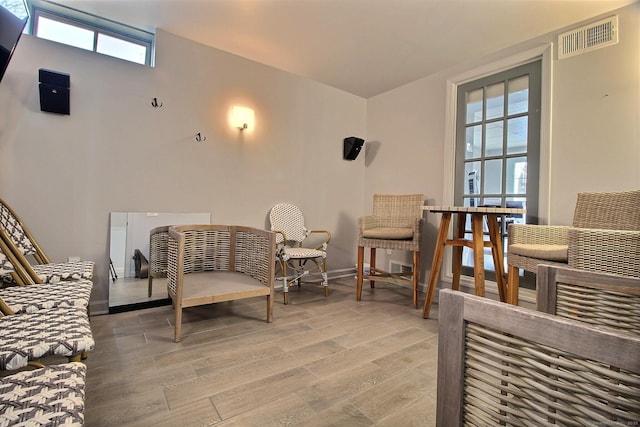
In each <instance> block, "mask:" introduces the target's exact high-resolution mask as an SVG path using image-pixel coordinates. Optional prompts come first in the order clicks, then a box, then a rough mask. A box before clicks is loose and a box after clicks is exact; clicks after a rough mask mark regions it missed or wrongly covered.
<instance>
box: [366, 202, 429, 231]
mask: <svg viewBox="0 0 640 427" xmlns="http://www.w3.org/2000/svg"><path fill="white" fill-rule="evenodd" d="M423 204H424V194H400V195H396V194H374V195H373V216H375V217H376V222H377V223H378V226H379V227H407V226H409V227H411V226H412V224H413V220H414V219H415V218H422V205H423Z"/></svg>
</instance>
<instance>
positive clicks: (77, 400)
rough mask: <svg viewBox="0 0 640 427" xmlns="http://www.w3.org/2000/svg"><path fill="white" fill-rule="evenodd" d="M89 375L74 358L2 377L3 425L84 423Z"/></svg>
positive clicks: (0, 414) (36, 426)
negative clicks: (68, 361)
mask: <svg viewBox="0 0 640 427" xmlns="http://www.w3.org/2000/svg"><path fill="white" fill-rule="evenodd" d="M86 375H87V368H86V366H85V365H84V364H82V363H79V362H74V363H65V364H62V365H52V366H48V367H45V368H40V369H36V370H33V371H24V372H20V373H17V374H13V375H9V376H6V377H4V378H0V426H29V427H41V426H42V427H44V426H82V425H84V398H85V378H86Z"/></svg>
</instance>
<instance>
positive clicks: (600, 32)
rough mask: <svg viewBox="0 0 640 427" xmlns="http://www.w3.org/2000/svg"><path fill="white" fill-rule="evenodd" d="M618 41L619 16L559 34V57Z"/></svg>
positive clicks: (573, 54)
mask: <svg viewBox="0 0 640 427" xmlns="http://www.w3.org/2000/svg"><path fill="white" fill-rule="evenodd" d="M616 43H618V16H617V15H614V16H611V17H609V18H607V19H603V20H602V21H598V22H594V23H593V24H589V25H585V26H583V27H580V28H576V29H574V30H571V31H568V32H566V33H562V34H560V35H559V36H558V59H563V58H568V57H570V56H575V55H579V54H581V53H585V52H589V51H591V50H595V49H599V48H601V47H605V46H611V45H614V44H616Z"/></svg>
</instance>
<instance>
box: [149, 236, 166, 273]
mask: <svg viewBox="0 0 640 427" xmlns="http://www.w3.org/2000/svg"><path fill="white" fill-rule="evenodd" d="M168 252H169V226H168V225H166V226H162V227H156V228H154V229H153V230H151V231H150V232H149V272H150V273H151V274H152V275H154V276H155V277H160V276H162V275H165V274H167V254H168Z"/></svg>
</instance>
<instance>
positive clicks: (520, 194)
mask: <svg viewBox="0 0 640 427" xmlns="http://www.w3.org/2000/svg"><path fill="white" fill-rule="evenodd" d="M540 67H541V62H540V61H536V62H533V63H530V64H526V65H523V66H520V67H517V68H513V69H510V70H507V71H503V72H501V73H498V74H495V75H492V76H489V77H484V78H482V79H479V80H476V81H473V82H469V83H465V84H463V85H460V86H459V87H458V94H457V100H458V104H457V109H458V110H457V118H456V135H457V136H456V185H455V195H454V199H455V203H456V204H457V205H462V206H500V207H517V208H526V209H527V218H529V219H533V218H537V210H538V203H537V201H538V164H539V153H540V150H539V147H540ZM525 220H526V219H525V218H524V216H523V215H513V216H503V217H502V218H501V219H500V232H501V235H502V239H503V245H504V248H505V249H506V247H507V241H506V239H507V227H508V225H509V224H510V223H524V222H525ZM527 222H532V221H527ZM465 230H466V231H465V234H466V238H469V239H470V238H471V220H470V218H467V224H466V226H465ZM486 233H487V229H486V226H485V234H486ZM485 239H486V240H488V239H489V238H488V235H486V236H485ZM484 267H485V270H486V277H487V278H488V279H492V280H495V274H492V272H493V270H494V265H493V257H492V256H491V251H490V250H489V249H487V250H485V265H484ZM506 270H507V269H506V260H505V271H506ZM463 274H465V275H469V276H472V275H473V253H472V252H471V250H470V249H468V248H464V249H463Z"/></svg>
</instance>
